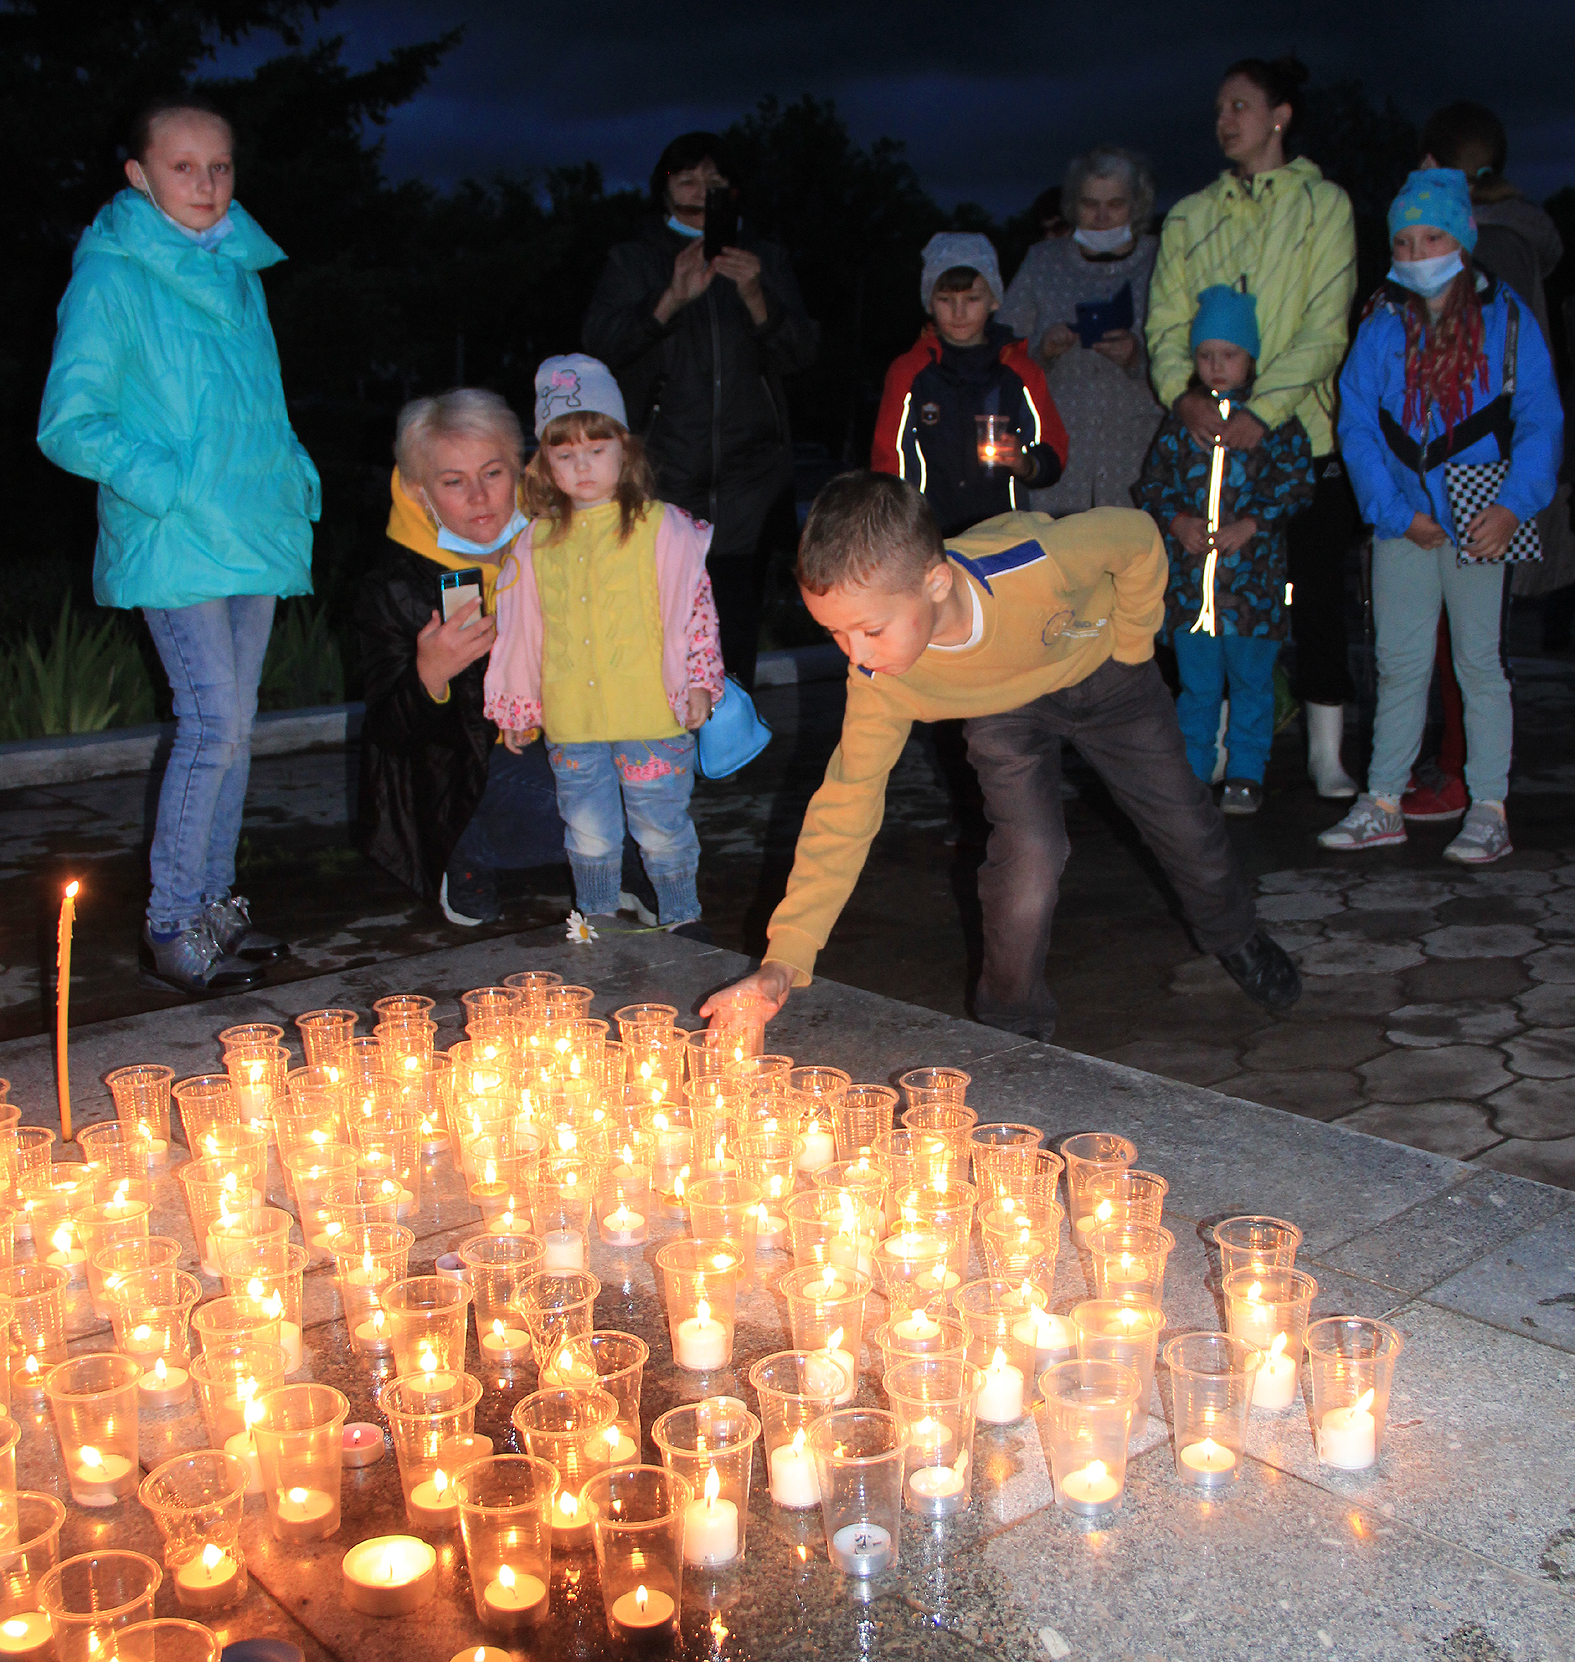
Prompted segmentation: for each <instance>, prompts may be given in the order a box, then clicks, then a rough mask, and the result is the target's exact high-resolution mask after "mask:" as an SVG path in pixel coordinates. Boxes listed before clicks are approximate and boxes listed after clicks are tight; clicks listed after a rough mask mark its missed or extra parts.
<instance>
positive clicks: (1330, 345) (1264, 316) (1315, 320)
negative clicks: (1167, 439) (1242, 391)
mask: <svg viewBox="0 0 1575 1662" xmlns="http://www.w3.org/2000/svg"><path fill="white" fill-rule="evenodd" d="M1212 283H1224V284H1227V285H1228V286H1231V287H1236V288H1242V289H1245V290H1246V291H1247V292H1249V293H1251V294H1253V295H1256V296H1257V300H1258V329H1259V332H1260V334H1261V335H1262V337H1263V346H1262V349H1261V351H1260V352H1259V354H1258V372H1257V379H1256V381H1255V382H1254V385H1253V394H1252V400H1251V402H1250V404H1249V405H1248V408H1249V409H1250V410H1251V411H1252V413H1253V414H1254V415H1255V416H1256V417H1257V418H1258V420H1259V421H1261V422H1262V423H1263V425H1264V426H1265V427H1268V428H1270V429H1273V428H1275V427H1280V426H1283V425H1284V424H1285V423H1286V422H1287V421H1289V420H1290V418H1291V417H1292V416H1293V415H1294V416H1298V417H1300V418H1301V424H1302V426H1303V427H1305V428H1306V429H1307V437H1308V438H1309V439H1310V440H1311V442H1312V447H1313V454H1314V455H1315V456H1324V455H1327V454H1328V453H1329V452H1330V451H1331V450H1333V449H1334V402H1335V380H1334V378H1335V372H1336V371H1337V370H1338V369H1339V367H1340V360H1341V358H1343V357H1344V356H1345V346H1346V334H1347V327H1348V320H1349V314H1350V309H1351V300H1352V298H1353V297H1354V295H1355V293H1356V233H1355V229H1354V226H1353V222H1352V218H1351V199H1350V198H1349V197H1348V196H1347V195H1346V194H1345V192H1344V191H1343V190H1341V189H1340V187H1339V186H1338V185H1336V184H1332V183H1331V182H1330V181H1329V180H1327V179H1325V178H1324V176H1323V174H1322V173H1320V172H1319V170H1318V168H1317V167H1316V166H1315V165H1314V164H1313V163H1312V162H1309V161H1306V160H1305V159H1303V158H1300V157H1298V158H1297V159H1296V160H1295V161H1292V162H1287V163H1286V164H1285V166H1284V167H1277V168H1275V169H1274V170H1273V172H1270V173H1258V174H1254V175H1253V176H1252V177H1251V178H1250V179H1238V178H1237V177H1236V175H1235V174H1234V173H1228V172H1227V173H1222V174H1221V175H1220V176H1219V178H1218V179H1216V180H1215V181H1214V183H1213V184H1212V185H1210V186H1209V187H1208V188H1207V189H1206V190H1200V191H1196V192H1195V193H1194V194H1193V195H1191V196H1184V197H1183V198H1182V199H1181V201H1179V202H1178V203H1177V204H1176V205H1175V207H1174V208H1172V209H1171V210H1170V212H1169V214H1167V215H1166V217H1165V228H1164V230H1163V231H1162V232H1161V233H1160V240H1159V263H1158V264H1157V265H1156V266H1155V268H1154V281H1153V283H1152V285H1151V286H1150V288H1149V294H1148V324H1147V327H1146V331H1145V333H1146V335H1147V338H1148V352H1149V361H1150V365H1151V369H1150V374H1151V375H1152V378H1153V382H1154V391H1155V392H1156V393H1158V395H1159V401H1160V403H1161V404H1163V405H1164V406H1165V408H1166V409H1167V410H1168V409H1170V408H1171V407H1172V406H1173V405H1174V404H1175V402H1176V400H1177V399H1178V398H1179V397H1180V396H1181V395H1182V393H1184V392H1185V391H1186V390H1187V383H1188V381H1189V380H1190V379H1191V377H1192V348H1191V346H1190V344H1189V342H1188V335H1189V332H1190V330H1191V327H1192V316H1193V313H1194V312H1195V311H1196V310H1197V306H1198V296H1199V295H1200V294H1201V293H1202V292H1203V290H1204V289H1206V288H1208V287H1209V286H1210V284H1212Z"/></svg>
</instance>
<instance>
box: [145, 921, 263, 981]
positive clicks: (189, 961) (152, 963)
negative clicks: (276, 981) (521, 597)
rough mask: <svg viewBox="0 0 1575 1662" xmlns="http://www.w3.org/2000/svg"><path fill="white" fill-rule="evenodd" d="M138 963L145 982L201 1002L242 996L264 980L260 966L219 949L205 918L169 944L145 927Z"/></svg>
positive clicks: (147, 925)
mask: <svg viewBox="0 0 1575 1662" xmlns="http://www.w3.org/2000/svg"><path fill="white" fill-rule="evenodd" d="M137 961H138V964H139V965H140V966H141V970H142V975H143V978H144V979H145V980H148V981H156V982H159V983H160V984H161V985H163V986H166V987H173V988H174V989H175V990H176V991H177V992H182V993H192V994H194V995H195V996H196V997H198V998H210V997H213V996H214V995H215V994H218V993H236V992H241V991H242V990H244V989H245V988H247V987H254V986H256V984H257V983H258V982H259V981H260V980H261V979H262V966H261V965H260V964H249V963H247V962H246V960H245V959H244V958H232V957H230V956H229V955H228V954H226V953H225V952H224V951H222V950H221V949H220V946H219V943H218V942H217V941H216V940H214V938H213V932H212V931H211V930H210V929H209V928H208V920H207V919H206V918H205V917H203V918H199V919H198V920H197V922H196V923H194V924H193V925H192V926H191V928H190V929H183V930H182V931H181V932H180V934H178V935H177V936H175V938H174V939H173V940H168V941H156V940H154V938H153V930H152V926H151V925H149V924H147V923H144V924H143V926H142V939H141V941H140V942H139V943H138V948H137Z"/></svg>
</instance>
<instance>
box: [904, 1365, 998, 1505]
mask: <svg viewBox="0 0 1575 1662" xmlns="http://www.w3.org/2000/svg"><path fill="white" fill-rule="evenodd" d="M882 1383H883V1384H884V1385H885V1388H886V1396H887V1398H888V1400H889V1401H890V1403H891V1406H892V1410H893V1412H894V1413H895V1414H896V1416H897V1423H898V1425H899V1426H900V1427H901V1430H902V1435H903V1439H904V1441H905V1442H906V1443H907V1445H908V1457H907V1461H906V1474H905V1477H904V1481H903V1502H904V1504H905V1505H906V1506H907V1508H908V1510H909V1511H910V1512H915V1513H917V1514H918V1515H919V1516H920V1517H921V1518H949V1517H951V1516H952V1515H953V1514H954V1513H957V1512H962V1511H965V1510H966V1509H967V1506H968V1502H969V1500H970V1498H971V1496H972V1493H973V1428H974V1403H975V1401H976V1399H977V1398H978V1396H979V1392H980V1389H981V1387H982V1386H983V1384H984V1372H983V1370H982V1369H980V1368H978V1367H975V1366H974V1364H973V1363H972V1362H968V1361H964V1360H962V1359H960V1358H954V1357H922V1358H920V1359H918V1360H916V1361H911V1362H900V1363H898V1364H897V1366H896V1367H894V1368H891V1369H889V1370H888V1371H887V1373H886V1376H885V1379H884V1380H883V1381H882Z"/></svg>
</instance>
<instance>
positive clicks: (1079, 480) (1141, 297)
mask: <svg viewBox="0 0 1575 1662" xmlns="http://www.w3.org/2000/svg"><path fill="white" fill-rule="evenodd" d="M1158 253H1159V243H1158V241H1157V240H1156V239H1155V238H1154V237H1149V236H1142V237H1139V238H1138V239H1137V242H1136V244H1135V245H1134V247H1133V249H1132V252H1131V253H1130V254H1126V255H1124V256H1123V257H1122V258H1121V259H1118V260H1090V259H1085V258H1084V257H1083V252H1082V249H1081V248H1080V246H1079V245H1078V244H1077V243H1076V242H1074V241H1073V240H1072V238H1071V237H1057V238H1054V239H1053V240H1051V241H1048V242H1036V243H1035V244H1034V246H1033V247H1032V248H1030V249H1029V250H1028V254H1027V256H1026V258H1025V259H1024V260H1023V263H1022V265H1021V266H1020V267H1019V268H1018V272H1017V275H1016V276H1015V277H1014V278H1013V279H1012V282H1011V286H1010V287H1009V288H1008V289H1007V291H1006V299H1005V301H1004V302H1003V303H1002V306H1001V310H1000V313H999V316H1000V320H1001V322H1002V323H1005V324H1009V325H1010V326H1011V328H1012V329H1014V330H1015V331H1016V332H1017V334H1019V335H1021V336H1023V337H1025V338H1026V339H1027V341H1028V350H1029V351H1030V352H1032V353H1033V354H1034V355H1035V356H1036V357H1037V356H1038V354H1039V343H1040V342H1041V341H1042V340H1043V339H1044V334H1045V330H1047V329H1050V328H1053V327H1054V326H1055V325H1056V324H1057V323H1065V324H1067V325H1068V326H1070V327H1075V326H1076V318H1077V303H1078V301H1080V300H1113V299H1115V297H1116V296H1117V295H1118V294H1119V293H1120V292H1121V290H1122V288H1123V287H1125V286H1126V285H1128V284H1130V285H1131V288H1132V332H1133V334H1134V335H1136V336H1137V342H1138V351H1137V357H1136V358H1135V359H1134V360H1133V362H1132V364H1131V367H1130V368H1127V369H1117V367H1116V366H1115V365H1114V364H1113V363H1111V361H1110V360H1109V359H1108V358H1106V357H1105V356H1104V355H1103V354H1102V353H1099V352H1095V351H1093V350H1092V349H1091V348H1085V347H1083V346H1081V345H1076V346H1072V347H1071V348H1069V349H1068V350H1067V351H1065V352H1063V353H1062V354H1061V356H1060V357H1059V358H1053V359H1041V360H1040V361H1041V362H1042V363H1043V364H1044V366H1045V379H1046V381H1047V382H1048V383H1049V387H1050V396H1051V397H1052V398H1053V399H1054V400H1055V407H1056V409H1057V410H1059V411H1060V412H1061V419H1062V421H1063V422H1065V424H1066V431H1067V438H1068V441H1069V442H1068V452H1067V459H1066V467H1065V468H1064V469H1063V470H1062V473H1061V477H1060V478H1059V479H1058V480H1057V481H1056V483H1055V484H1054V485H1052V486H1051V487H1050V488H1049V489H1048V490H1040V491H1034V492H1033V493H1032V499H1033V505H1034V507H1035V508H1036V509H1038V510H1039V511H1040V512H1041V513H1049V514H1058V515H1059V514H1075V513H1079V512H1081V511H1082V510H1083V509H1084V508H1125V507H1126V506H1127V505H1128V504H1129V502H1130V501H1131V497H1130V495H1129V494H1128V493H1129V491H1130V489H1131V486H1132V483H1133V481H1134V480H1135V479H1136V478H1137V476H1138V470H1139V469H1140V468H1141V467H1142V465H1143V457H1144V454H1145V453H1146V452H1147V450H1148V447H1149V441H1150V440H1151V439H1152V438H1153V437H1154V429H1155V428H1156V427H1157V426H1158V425H1159V418H1160V414H1161V412H1160V408H1159V405H1158V404H1156V403H1155V402H1154V395H1153V393H1152V392H1150V391H1149V385H1148V354H1147V351H1146V350H1145V348H1144V345H1143V322H1144V319H1145V318H1146V316H1147V315H1148V284H1149V278H1150V277H1151V276H1152V275H1153V271H1154V261H1155V258H1156V257H1157V255H1158Z"/></svg>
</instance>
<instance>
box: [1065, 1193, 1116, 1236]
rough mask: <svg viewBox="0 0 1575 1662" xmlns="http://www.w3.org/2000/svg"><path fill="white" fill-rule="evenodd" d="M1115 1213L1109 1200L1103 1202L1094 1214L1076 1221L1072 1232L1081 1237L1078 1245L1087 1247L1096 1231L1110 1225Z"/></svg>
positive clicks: (1090, 1213)
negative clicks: (1088, 1241)
mask: <svg viewBox="0 0 1575 1662" xmlns="http://www.w3.org/2000/svg"><path fill="white" fill-rule="evenodd" d="M1115 1212H1116V1209H1115V1207H1114V1206H1113V1205H1112V1204H1111V1203H1110V1202H1109V1201H1108V1200H1102V1201H1100V1203H1099V1204H1098V1205H1097V1206H1096V1207H1095V1208H1094V1209H1093V1211H1092V1212H1086V1213H1085V1214H1084V1215H1083V1216H1082V1217H1080V1218H1076V1219H1074V1220H1073V1223H1072V1230H1073V1233H1074V1234H1076V1235H1077V1236H1078V1237H1079V1239H1078V1243H1077V1244H1078V1245H1079V1246H1083V1245H1085V1244H1086V1243H1087V1240H1088V1237H1089V1236H1090V1235H1091V1234H1092V1233H1093V1232H1094V1230H1096V1229H1101V1228H1103V1227H1104V1225H1105V1224H1107V1223H1109V1222H1110V1220H1111V1218H1113V1217H1114V1216H1115Z"/></svg>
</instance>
